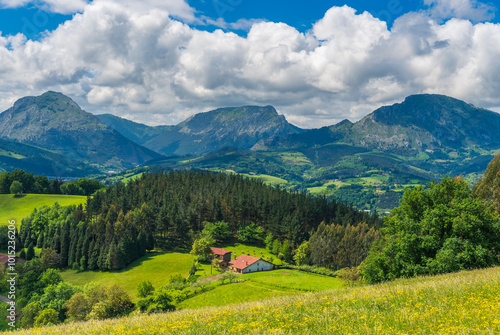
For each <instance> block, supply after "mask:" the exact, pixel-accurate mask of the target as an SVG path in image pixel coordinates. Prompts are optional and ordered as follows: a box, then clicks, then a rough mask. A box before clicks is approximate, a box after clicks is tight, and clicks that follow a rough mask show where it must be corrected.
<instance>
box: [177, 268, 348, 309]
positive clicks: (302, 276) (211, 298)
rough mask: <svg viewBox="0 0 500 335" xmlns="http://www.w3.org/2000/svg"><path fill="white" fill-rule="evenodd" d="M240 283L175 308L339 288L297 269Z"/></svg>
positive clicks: (260, 274) (338, 284) (334, 282)
mask: <svg viewBox="0 0 500 335" xmlns="http://www.w3.org/2000/svg"><path fill="white" fill-rule="evenodd" d="M241 278H242V279H247V280H246V281H244V282H241V283H235V284H231V286H227V285H223V286H218V287H217V288H215V289H214V290H211V291H208V292H205V293H202V294H199V295H197V296H195V297H193V298H190V299H188V300H185V301H183V302H181V303H180V304H179V306H178V307H179V308H186V309H195V308H201V307H212V306H224V305H231V304H238V303H242V302H249V301H257V300H263V299H269V298H273V297H280V296H285V295H291V294H296V293H300V292H304V291H320V290H327V289H333V288H339V287H341V286H342V281H341V280H340V279H337V278H331V277H326V276H320V275H315V274H310V273H305V272H300V271H297V270H288V269H287V270H276V271H265V272H255V273H250V274H244V275H242V276H241Z"/></svg>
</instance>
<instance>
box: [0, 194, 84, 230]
mask: <svg viewBox="0 0 500 335" xmlns="http://www.w3.org/2000/svg"><path fill="white" fill-rule="evenodd" d="M86 201H87V197H83V196H77V195H59V194H57V195H55V194H26V195H23V196H21V197H16V198H14V196H13V195H12V194H0V225H2V226H3V225H7V224H8V221H9V220H15V221H16V224H17V226H18V227H19V226H20V225H21V220H22V219H23V218H25V217H27V216H28V215H29V214H30V213H31V212H32V211H33V209H35V208H38V207H40V206H52V205H53V204H55V203H56V202H57V203H59V205H61V206H69V205H79V204H82V203H83V204H85V203H86Z"/></svg>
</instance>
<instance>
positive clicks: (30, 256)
mask: <svg viewBox="0 0 500 335" xmlns="http://www.w3.org/2000/svg"><path fill="white" fill-rule="evenodd" d="M34 257H35V247H34V246H33V243H30V245H29V246H28V250H27V251H26V260H27V261H29V260H32V259H33V258H34Z"/></svg>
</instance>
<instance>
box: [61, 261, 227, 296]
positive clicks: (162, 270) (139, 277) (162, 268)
mask: <svg viewBox="0 0 500 335" xmlns="http://www.w3.org/2000/svg"><path fill="white" fill-rule="evenodd" d="M194 259H195V256H193V255H190V254H181V253H160V252H153V253H149V254H148V255H146V256H144V257H142V258H140V259H138V260H136V261H135V262H133V263H132V264H130V265H129V266H128V267H126V268H125V269H123V270H120V271H113V272H101V271H84V272H78V271H76V270H65V271H63V272H61V276H62V278H63V280H64V281H67V282H69V283H71V284H74V285H79V286H83V285H85V284H87V283H89V282H92V281H95V282H97V283H99V284H105V285H107V284H119V285H121V286H123V288H124V289H125V291H127V292H128V294H129V295H130V297H131V298H132V300H133V301H135V300H137V296H136V293H137V292H136V291H137V286H138V285H139V284H140V283H141V282H143V281H145V280H149V281H150V282H151V283H152V284H153V286H154V287H161V286H164V285H166V284H168V280H169V278H170V276H171V275H175V274H180V275H182V276H183V277H185V278H186V277H187V276H188V275H189V270H190V269H191V266H192V264H193V261H194ZM202 267H203V268H204V272H203V271H198V272H197V275H199V276H200V277H206V276H210V265H202ZM213 274H217V272H215V271H214V273H213Z"/></svg>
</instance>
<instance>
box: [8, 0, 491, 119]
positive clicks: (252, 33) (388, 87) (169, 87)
mask: <svg viewBox="0 0 500 335" xmlns="http://www.w3.org/2000/svg"><path fill="white" fill-rule="evenodd" d="M0 8H1V9H0V31H1V32H2V33H1V35H0V73H2V76H0V111H1V110H5V109H7V108H8V107H10V106H11V105H12V104H13V103H14V102H15V101H16V100H17V99H19V98H21V97H23V96H26V95H39V94H42V93H44V92H45V91H47V90H54V91H59V92H62V93H64V94H67V95H69V96H70V97H72V98H73V99H74V100H75V101H76V102H77V103H78V104H80V105H81V106H82V107H83V108H84V109H86V110H87V111H89V112H92V113H96V114H100V113H112V114H115V115H118V116H122V117H125V118H128V119H131V120H134V121H137V122H142V123H147V124H151V125H157V124H175V123H178V122H180V121H182V120H183V119H185V118H187V117H189V116H190V115H192V114H194V113H198V112H202V111H207V110H210V109H213V108H217V107H224V106H238V105H249V104H252V105H273V106H274V107H276V109H277V110H278V112H279V113H281V114H284V115H285V116H286V117H287V119H288V120H289V121H290V122H292V123H294V124H296V125H298V126H301V127H320V126H325V125H331V124H334V123H336V122H339V121H341V120H343V119H346V118H347V119H350V120H351V121H356V120H359V119H360V118H361V117H363V116H365V115H367V114H368V113H370V112H371V111H373V110H374V109H376V108H378V107H380V106H382V105H388V104H392V103H396V102H401V101H402V100H403V99H404V98H405V97H406V96H408V95H411V94H419V93H438V94H446V95H449V96H453V97H456V98H459V99H462V100H465V101H467V102H470V103H473V104H475V105H476V106H480V107H485V108H489V109H492V110H495V111H498V112H500V61H499V59H500V24H499V23H498V15H496V14H497V9H498V8H497V6H496V5H495V4H494V3H492V2H489V1H478V0H383V1H361V0H352V1H348V2H340V1H336V0H335V1H320V0H308V1H290V0H288V1H285V0H268V1H263V0H142V1H137V0H93V1H90V0H64V1H62V0H0ZM365 11H366V12H365ZM62 23H64V24H62Z"/></svg>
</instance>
